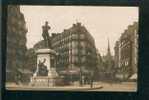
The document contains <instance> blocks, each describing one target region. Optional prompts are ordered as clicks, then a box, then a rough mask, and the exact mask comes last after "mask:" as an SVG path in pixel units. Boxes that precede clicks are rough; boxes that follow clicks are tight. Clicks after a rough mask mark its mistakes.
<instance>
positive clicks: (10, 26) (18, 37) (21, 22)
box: [6, 5, 28, 82]
mask: <svg viewBox="0 0 149 100" xmlns="http://www.w3.org/2000/svg"><path fill="white" fill-rule="evenodd" d="M26 33H27V28H26V23H25V19H24V15H23V14H22V13H21V12H20V7H19V6H16V5H9V6H8V13H7V55H6V57H7V60H6V61H7V62H6V81H7V82H17V81H19V80H21V79H22V75H24V73H26V72H28V71H26V70H25V69H24V65H25V54H26V51H27V48H26Z"/></svg>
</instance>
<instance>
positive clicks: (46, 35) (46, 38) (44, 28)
mask: <svg viewBox="0 0 149 100" xmlns="http://www.w3.org/2000/svg"><path fill="white" fill-rule="evenodd" d="M50 29H51V27H50V26H49V25H48V22H47V21H46V22H45V25H43V26H42V36H43V39H44V42H45V47H46V48H51V39H50V36H49V32H48V30H50Z"/></svg>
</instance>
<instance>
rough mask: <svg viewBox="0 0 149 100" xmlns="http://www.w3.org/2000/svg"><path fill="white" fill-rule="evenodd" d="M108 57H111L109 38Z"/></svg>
mask: <svg viewBox="0 0 149 100" xmlns="http://www.w3.org/2000/svg"><path fill="white" fill-rule="evenodd" d="M107 55H108V56H111V50H110V43H109V38H108V50H107Z"/></svg>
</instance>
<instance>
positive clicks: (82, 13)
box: [20, 5, 139, 55]
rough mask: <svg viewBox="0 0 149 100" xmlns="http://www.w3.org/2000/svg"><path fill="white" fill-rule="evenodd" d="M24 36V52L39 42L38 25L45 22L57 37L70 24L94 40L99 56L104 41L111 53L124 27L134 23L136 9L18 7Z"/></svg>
mask: <svg viewBox="0 0 149 100" xmlns="http://www.w3.org/2000/svg"><path fill="white" fill-rule="evenodd" d="M20 8H21V12H22V13H23V14H24V17H25V21H26V27H27V29H28V33H27V48H32V47H33V45H34V44H36V43H37V42H38V41H40V40H42V39H43V38H42V25H44V24H45V21H48V22H49V25H50V27H51V29H50V30H49V33H60V32H63V30H64V29H68V28H70V27H71V26H72V24H73V23H76V22H81V23H82V25H84V26H85V27H86V28H87V30H88V31H89V32H90V34H91V35H92V36H93V37H94V39H95V45H96V48H97V49H98V51H99V53H100V54H101V55H105V54H106V53H107V46H108V39H109V42H110V49H111V53H112V54H114V45H115V42H116V41H117V40H118V39H119V37H120V35H121V34H122V33H123V32H124V30H125V29H127V27H128V25H131V24H133V22H134V21H138V13H139V12H138V7H112V6H24V5H23V6H21V7H20Z"/></svg>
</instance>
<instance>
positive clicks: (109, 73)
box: [102, 40, 115, 79]
mask: <svg viewBox="0 0 149 100" xmlns="http://www.w3.org/2000/svg"><path fill="white" fill-rule="evenodd" d="M102 58H103V66H104V70H103V72H104V73H103V74H104V75H105V78H106V79H113V77H114V71H115V69H114V60H113V56H112V54H111V50H110V43H109V40H108V48H107V54H106V55H105V56H103V57H102Z"/></svg>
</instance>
